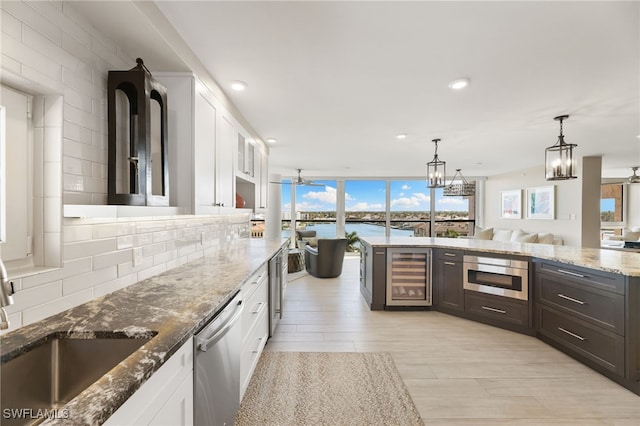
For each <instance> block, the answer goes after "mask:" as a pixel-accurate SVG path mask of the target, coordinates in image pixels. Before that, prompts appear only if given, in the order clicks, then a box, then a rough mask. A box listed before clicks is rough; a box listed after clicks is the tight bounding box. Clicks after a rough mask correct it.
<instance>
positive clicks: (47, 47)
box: [22, 26, 79, 69]
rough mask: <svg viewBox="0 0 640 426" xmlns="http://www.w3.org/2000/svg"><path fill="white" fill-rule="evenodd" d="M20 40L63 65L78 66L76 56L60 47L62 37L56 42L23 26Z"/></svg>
mask: <svg viewBox="0 0 640 426" xmlns="http://www.w3.org/2000/svg"><path fill="white" fill-rule="evenodd" d="M22 42H23V43H24V44H25V45H26V46H29V47H30V48H32V49H33V50H35V51H37V52H40V53H41V54H42V55H44V56H45V57H47V58H49V59H52V60H54V61H56V62H58V63H59V64H60V65H62V66H63V67H67V68H71V69H75V68H77V67H78V62H79V61H78V58H76V57H75V56H73V55H72V54H71V53H69V52H67V51H66V50H64V49H63V48H62V46H61V43H62V39H60V44H56V43H54V42H53V41H51V40H49V39H48V38H46V37H45V36H43V35H42V34H40V33H39V32H37V31H35V30H33V29H31V28H29V27H27V26H25V27H23V28H22Z"/></svg>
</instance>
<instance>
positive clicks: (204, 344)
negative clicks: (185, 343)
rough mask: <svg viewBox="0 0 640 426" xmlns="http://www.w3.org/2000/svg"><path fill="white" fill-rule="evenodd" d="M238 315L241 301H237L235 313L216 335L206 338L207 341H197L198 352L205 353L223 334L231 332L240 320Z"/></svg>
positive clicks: (240, 312) (240, 311) (240, 310)
mask: <svg viewBox="0 0 640 426" xmlns="http://www.w3.org/2000/svg"><path fill="white" fill-rule="evenodd" d="M240 315H242V300H238V304H237V305H236V309H235V313H234V314H233V316H232V317H231V319H229V320H228V321H227V323H226V324H225V325H224V326H223V327H222V328H221V329H220V330H218V332H217V333H216V334H214V335H213V336H211V337H209V338H207V339H198V350H199V351H202V352H206V351H207V349H209V346H211V345H213V344H214V343H216V342H217V341H218V340H220V339H222V338H223V337H224V335H225V334H227V333H228V332H229V330H231V327H233V325H234V324H235V323H236V322H237V321H238V320H239V319H240Z"/></svg>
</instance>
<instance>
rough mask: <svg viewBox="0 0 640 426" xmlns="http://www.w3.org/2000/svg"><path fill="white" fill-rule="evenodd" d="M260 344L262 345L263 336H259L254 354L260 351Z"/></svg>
mask: <svg viewBox="0 0 640 426" xmlns="http://www.w3.org/2000/svg"><path fill="white" fill-rule="evenodd" d="M260 346H262V337H259V338H258V347H257V348H256V350H255V351H252V352H253V353H254V354H257V353H258V352H260Z"/></svg>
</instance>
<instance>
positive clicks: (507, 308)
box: [465, 291, 529, 328]
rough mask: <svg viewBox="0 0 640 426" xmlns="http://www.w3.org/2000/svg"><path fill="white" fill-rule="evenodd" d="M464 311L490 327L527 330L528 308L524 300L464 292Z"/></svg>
mask: <svg viewBox="0 0 640 426" xmlns="http://www.w3.org/2000/svg"><path fill="white" fill-rule="evenodd" d="M465 310H466V312H467V313H469V314H471V315H473V316H475V317H480V318H482V319H484V320H485V321H483V322H487V323H489V324H491V325H496V326H500V327H503V328H514V327H515V328H529V306H528V304H527V301H525V300H517V299H511V298H507V297H502V296H494V295H492V294H483V293H478V292H475V291H466V292H465ZM508 326H511V327H508Z"/></svg>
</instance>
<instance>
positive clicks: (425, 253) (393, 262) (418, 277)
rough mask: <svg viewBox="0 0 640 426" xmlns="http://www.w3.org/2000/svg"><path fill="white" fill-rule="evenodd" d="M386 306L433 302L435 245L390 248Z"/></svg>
mask: <svg viewBox="0 0 640 426" xmlns="http://www.w3.org/2000/svg"><path fill="white" fill-rule="evenodd" d="M386 306H431V249H430V248H408V247H407V248H388V249H387V301H386Z"/></svg>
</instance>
